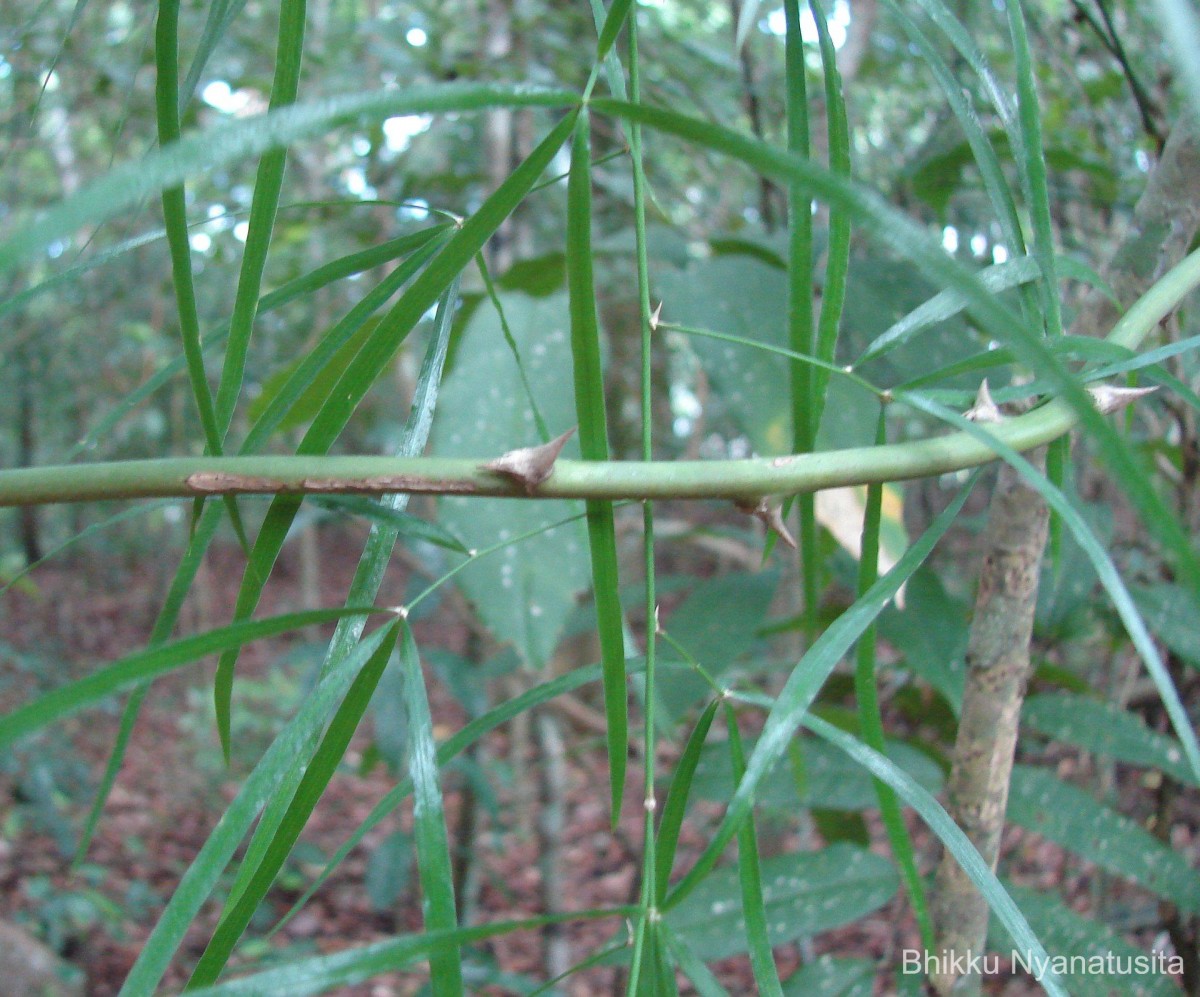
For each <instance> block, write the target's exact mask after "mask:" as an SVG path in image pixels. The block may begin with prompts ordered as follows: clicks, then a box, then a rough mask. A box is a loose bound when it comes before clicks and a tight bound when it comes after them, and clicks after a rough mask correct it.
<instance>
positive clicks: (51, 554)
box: [0, 499, 175, 595]
mask: <svg viewBox="0 0 1200 997" xmlns="http://www.w3.org/2000/svg"><path fill="white" fill-rule="evenodd" d="M174 504H175V500H174V499H164V500H163V501H161V502H148V503H143V504H139V505H135V506H132V507H130V508H128V509H122V510H121V511H120V512H118V513H115V514H114V515H112V516H108V517H106V518H105V519H101V520H99V521H98V522H95V523H89V524H88V525H87V526H85V527H84V528H83V529H82V530H80V531H79V532H78V533H76V534H73V535H72V536H70V537H68V538H67V539H66V540H64V541H63V542H62V543H60V544H59V545H58V546H56V547H53V548H52V549H50V550H48V551H46V553H45V554H43V555H42V556H41V557H39V558H38V559H37V560H36V561H31V562H30V563H29V564H27V565H25V567H23V568H22V569H21V570H20V571H17V572H15V573H14V574H13V575H11V576H10V577H9V578H8V581H6V582H5V583H4V584H3V585H0V595H3V594H4V593H5V592H7V591H8V590H9V589H10V588H12V587H13V586H14V585H16V584H17V583H18V582H19V581H20V580H21V579H22V578H24V577H25V576H26V575H28V574H29V573H30V572H32V571H36V570H37V568H38V567H40V566H41V565H43V564H45V563H46V562H47V561H49V560H52V559H53V558H55V557H57V556H58V555H59V554H61V553H62V552H63V551H65V550H67V549H68V548H70V547H73V546H75V544H77V543H79V542H80V541H81V540H86V539H87V538H88V537H90V536H93V535H94V534H96V533H101V532H103V531H104V530H107V529H111V528H112V527H114V526H116V525H118V524H119V523H123V522H125V521H126V520H127V519H134V518H136V517H137V516H144V515H146V514H147V513H150V512H158V511H159V510H160V509H162V508H164V507H166V506H168V505H174ZM2 577H4V576H0V578H2Z"/></svg>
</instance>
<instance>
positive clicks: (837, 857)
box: [666, 844, 898, 962]
mask: <svg viewBox="0 0 1200 997" xmlns="http://www.w3.org/2000/svg"><path fill="white" fill-rule="evenodd" d="M762 880H763V899H764V902H765V906H766V914H767V926H768V929H769V931H770V937H771V944H772V945H782V944H784V943H785V942H789V941H795V940H796V939H797V938H801V937H804V936H806V935H815V934H818V933H820V932H822V931H829V930H831V929H833V928H836V927H839V926H840V925H843V924H848V923H849V922H851V921H855V920H858V918H860V917H863V916H865V915H867V914H869V913H870V912H871V911H874V910H878V909H879V908H880V907H882V906H883V905H884V904H885V903H887V902H888V901H889V900H890V899H891V898H892V897H893V896H894V895H895V893H896V889H897V887H898V880H897V877H896V872H895V870H894V869H893V868H892V864H891V863H890V862H889V861H888V860H887V859H885V858H883V857H882V856H879V855H875V854H873V853H872V852H868V851H865V850H863V849H860V848H856V847H854V846H853V845H847V844H838V845H834V846H832V847H830V848H826V849H823V850H822V851H818V852H800V853H796V854H791V855H776V856H773V857H771V858H768V859H764V860H763V862H762ZM666 922H667V925H668V926H669V927H670V929H671V930H672V931H673V932H674V933H675V934H676V935H677V936H678V937H679V938H680V940H681V941H683V942H684V943H686V944H687V945H688V946H689V947H690V948H691V949H692V950H693V951H694V952H697V953H700V954H702V956H703V958H704V960H705V961H706V962H712V961H715V960H717V959H724V958H727V957H728V956H731V955H738V954H739V953H742V952H745V951H746V932H745V923H744V921H743V917H742V902H741V897H740V894H739V888H738V875H737V869H736V868H734V867H732V866H726V867H723V868H720V869H717V870H715V871H714V872H713V873H712V874H711V875H709V876H708V877H707V878H706V879H705V880H704V881H703V882H702V883H701V884H700V885H699V886H697V887H696V889H695V890H694V891H693V892H692V893H691V895H690V896H688V898H687V899H686V900H684V901H683V902H682V903H680V904H678V905H677V906H675V907H673V908H672V909H671V911H670V913H668V914H667V915H666Z"/></svg>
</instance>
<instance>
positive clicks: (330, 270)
mask: <svg viewBox="0 0 1200 997" xmlns="http://www.w3.org/2000/svg"><path fill="white" fill-rule="evenodd" d="M448 228H449V226H442V225H436V226H432V227H431V228H427V229H422V230H421V231H419V232H415V233H413V234H412V235H408V236H401V237H400V238H398V239H394V240H389V241H388V242H386V243H381V244H380V245H379V246H375V247H372V248H371V249H368V250H364V251H362V252H360V253H351V254H350V255H349V256H344V257H341V258H340V259H336V260H333V261H331V262H329V263H326V264H323V265H322V266H319V267H317V268H316V269H315V270H313V271H311V272H310V273H307V274H304V275H303V276H301V277H297V278H295V279H294V280H290V281H288V282H287V283H286V284H284V285H282V286H281V287H278V288H276V289H275V290H274V291H271V292H270V293H269V294H265V295H263V298H262V300H261V301H260V302H259V304H258V313H259V314H260V315H264V314H266V313H267V312H269V311H273V310H275V309H276V308H282V307H283V306H284V305H286V304H288V303H289V302H291V301H294V300H296V299H297V298H299V297H301V296H302V295H304V294H310V293H312V292H313V291H316V290H318V289H320V288H322V287H325V286H327V285H328V284H330V283H333V282H334V281H336V280H341V279H342V278H344V277H349V276H351V275H352V274H356V273H361V272H362V271H364V270H367V269H370V268H371V267H375V266H378V265H380V264H381V263H386V262H387V261H388V260H390V259H393V258H394V256H398V255H402V254H404V253H408V252H413V253H416V252H418V251H419V250H420V249H421V248H422V247H423V246H425V245H426V244H427V243H428V242H429V240H430V239H433V238H436V237H437V235H438V234H439V233H442V232H444V231H445V230H446V229H448ZM385 247H386V248H385ZM228 335H229V327H228V326H226V327H225V328H224V329H221V330H218V331H217V332H214V333H210V334H209V335H208V336H206V337H204V338H203V339H202V340H201V343H200V349H201V351H208V350H210V349H212V348H213V347H215V346H218V345H220V344H221V343H223V342H224V341H225V339H226V338H227V337H228ZM185 367H186V360H185V358H183V357H177V358H176V359H175V360H172V361H171V362H169V363H167V364H165V365H163V367H161V368H160V369H159V370H158V371H157V372H156V373H155V374H153V375H151V376H150V377H149V378H147V379H146V380H145V381H144V382H142V384H140V385H139V386H138V387H137V388H135V389H134V390H133V391H131V392H129V393H128V394H127V395H125V397H124V398H122V399H121V401H120V402H119V403H118V404H117V405H115V406H113V408H112V409H111V410H109V412H108V413H107V414H106V415H105V416H104V417H103V418H102V419H101V420H100V421H99V422H97V423H96V424H95V425H93V426H92V428H91V429H90V430H89V431H88V433H87V435H86V436H85V437H84V438H83V439H82V440H80V441H79V442H78V443H76V444H75V445H74V446H73V447H71V449H70V450H68V451H67V453H66V455H65V459H66V460H68V461H70V460H74V459H75V458H76V457H77V456H78V455H79V454H81V453H83V452H84V451H86V450H88V449H90V448H91V447H92V446H94V445H95V444H96V443H97V442H98V441H99V440H102V439H104V437H105V436H107V435H108V433H110V432H111V431H112V429H113V428H114V427H115V426H116V425H117V424H118V423H119V422H120V421H121V420H122V419H123V418H125V416H126V415H128V414H129V413H130V412H132V411H133V410H134V409H135V408H136V407H137V406H138V405H140V404H141V403H142V402H143V401H145V400H146V399H147V398H149V397H150V396H151V395H152V394H154V393H155V392H156V391H158V390H159V388H161V387H163V386H164V385H166V384H168V383H169V382H170V381H171V380H172V379H173V378H174V377H175V376H176V375H177V374H178V373H179V372H180V371H181V370H183V369H185ZM256 418H257V417H256ZM258 421H259V422H261V423H262V425H257V424H256V425H255V426H254V427H252V430H251V433H250V434H249V435H248V437H247V441H246V443H244V444H243V450H246V449H252V448H253V446H256V445H257V441H258V439H259V438H260V437H258V436H255V431H256V430H257V432H258V433H259V434H261V438H265V437H266V435H267V433H268V432H269V430H267V428H266V427H267V426H270V425H271V420H269V419H265V420H264V419H261V418H258ZM251 441H253V445H252V443H251Z"/></svg>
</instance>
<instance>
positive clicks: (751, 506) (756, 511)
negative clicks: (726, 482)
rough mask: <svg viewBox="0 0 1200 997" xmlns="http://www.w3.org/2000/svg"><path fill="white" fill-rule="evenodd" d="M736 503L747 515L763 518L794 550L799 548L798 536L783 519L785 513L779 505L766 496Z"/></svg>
mask: <svg viewBox="0 0 1200 997" xmlns="http://www.w3.org/2000/svg"><path fill="white" fill-rule="evenodd" d="M734 504H735V505H736V506H737V507H738V509H740V510H741V511H742V512H744V513H746V514H747V515H750V516H753V517H754V518H755V519H758V520H761V521H762V522H763V523H764V524H765V525H766V527H767V529H768V530H771V531H773V532H774V533H775V534H776V536H778V537H779V539H780V540H782V541H783V542H784V543H785V544H787V545H788V546H789V547H791V548H792V550H797V549H798V548H797V546H796V538H795V537H793V536H792V534H791V532H790V531H789V530H788V528H787V523H785V522H784V521H783V513H782V512H781V511H780V507H779V506H778V505H772V504H771V503H770V502H768V501H767V499H766V498H761V499H759V500H758V501H757V502H754V501H750V502H735V503H734Z"/></svg>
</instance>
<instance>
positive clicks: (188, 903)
mask: <svg viewBox="0 0 1200 997" xmlns="http://www.w3.org/2000/svg"><path fill="white" fill-rule="evenodd" d="M334 612H337V611H334ZM300 615H311V614H300ZM395 626H396V624H395V623H393V624H392V625H391V626H389V627H381V628H380V629H378V630H376V631H375V632H374V633H373V634H371V636H370V637H368V638H367V639H366V640H364V641H363V642H362V643H361V644H360V645H359V646H358V647H357V648H355V650H354V652H353V653H352V654H350V655H349V656H348V657H347V658H345V659H344V660H343V661H342V662H340V663H339V665H338V667H337V668H336V669H335V670H334V671H333V672H331V673H330V674H329V675H327V676H326V677H325V678H324V679H322V680H321V681H320V682H319V683H318V684H317V687H316V688H315V689H313V691H312V692H311V693H310V694H309V695H308V697H307V698H306V699H305V700H304V703H303V705H302V706H301V707H300V709H299V711H298V712H297V713H296V715H295V716H294V717H293V718H292V719H291V720H290V721H289V722H288V724H287V726H285V727H284V729H283V730H282V731H281V732H280V734H279V736H278V737H277V738H275V740H274V741H273V742H272V743H271V746H270V747H269V748H268V749H267V750H266V752H265V753H264V754H263V756H262V758H261V759H259V762H258V764H257V765H256V766H255V767H254V770H253V771H252V772H251V773H250V775H249V776H247V777H246V780H245V782H243V783H242V787H241V789H240V790H238V794H237V796H236V797H234V799H233V802H232V803H230V804H229V806H228V807H227V808H226V810H225V813H224V814H223V815H222V816H221V819H220V820H219V821H218V822H217V826H216V827H215V828H214V829H213V831H212V833H211V834H210V835H209V836H208V839H207V840H206V841H205V842H204V844H203V845H202V846H201V848H200V851H199V852H198V853H197V855H196V857H195V858H194V859H193V860H192V864H191V865H190V866H189V867H188V870H187V872H185V873H184V875H183V878H182V879H181V880H180V882H179V885H178V886H177V887H176V889H175V892H174V894H172V896H171V899H170V900H169V901H168V903H167V907H166V909H165V910H164V911H163V912H162V914H161V916H160V917H159V919H158V923H157V924H156V925H155V926H154V930H153V931H151V933H150V937H149V938H148V939H147V940H146V942H145V944H144V945H143V946H142V951H141V953H140V954H139V956H138V958H137V961H136V962H135V963H134V965H133V968H132V969H131V970H130V972H129V976H128V977H126V979H125V984H124V986H122V987H121V992H120V995H119V997H142V995H145V994H152V993H154V992H155V990H156V988H157V987H158V984H159V982H160V981H161V980H162V977H163V974H164V973H166V971H167V967H168V966H169V965H170V962H171V958H172V957H173V956H174V954H175V951H176V950H177V949H178V948H179V946H180V944H181V943H182V942H183V939H184V936H185V935H186V934H187V932H188V929H189V928H190V927H191V925H192V922H193V921H194V920H195V918H196V915H197V914H198V913H199V911H200V908H201V907H202V906H203V904H204V902H205V901H206V900H207V899H208V897H209V895H210V894H211V893H212V891H213V889H214V888H215V887H216V886H217V884H218V883H219V882H220V879H221V876H222V874H223V873H224V871H225V867H226V865H228V863H229V860H230V859H231V858H233V855H234V852H235V851H236V850H237V847H238V845H239V844H240V843H241V841H242V838H243V837H244V836H245V834H246V832H247V831H248V830H249V829H250V825H251V824H252V823H253V822H254V818H255V817H256V816H257V815H258V813H259V811H260V810H261V809H262V807H263V805H264V804H265V803H266V802H267V800H268V799H270V797H271V795H272V793H274V792H275V791H276V789H277V788H278V786H279V784H280V782H281V780H282V779H283V778H284V776H285V774H286V773H287V771H288V770H289V769H290V767H291V765H292V764H293V762H294V761H295V758H296V753H297V752H298V751H299V750H300V749H301V747H302V746H303V745H304V744H305V743H306V742H307V741H308V739H309V738H310V737H311V736H312V735H313V733H314V732H319V731H320V730H321V728H322V727H323V726H324V724H325V718H326V716H328V714H329V713H330V712H331V711H332V710H333V708H334V704H336V703H337V702H338V701H339V700H340V699H341V698H342V696H343V695H344V694H345V692H346V689H347V688H348V687H349V686H350V684H351V682H353V680H354V678H355V676H356V675H357V674H358V672H359V670H360V669H361V668H362V667H363V666H364V665H365V663H366V662H367V661H368V660H369V659H370V657H371V655H372V654H374V653H375V651H376V650H377V648H378V647H379V645H380V643H382V641H383V640H384V639H385V638H386V637H387V636H388V635H389V632H392V631H394V628H395Z"/></svg>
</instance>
